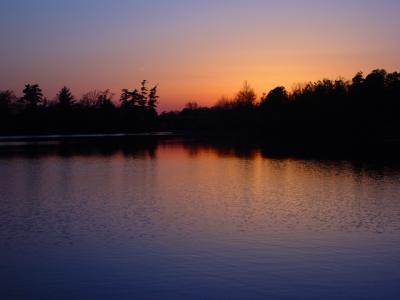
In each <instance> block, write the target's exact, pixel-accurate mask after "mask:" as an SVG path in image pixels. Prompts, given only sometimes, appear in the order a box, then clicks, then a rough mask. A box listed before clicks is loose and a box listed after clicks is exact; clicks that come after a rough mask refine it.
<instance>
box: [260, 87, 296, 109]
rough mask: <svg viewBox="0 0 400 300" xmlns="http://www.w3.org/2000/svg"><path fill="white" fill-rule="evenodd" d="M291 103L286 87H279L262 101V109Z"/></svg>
mask: <svg viewBox="0 0 400 300" xmlns="http://www.w3.org/2000/svg"><path fill="white" fill-rule="evenodd" d="M288 102H289V94H288V92H287V91H286V89H285V87H283V86H278V87H276V88H274V89H273V90H271V91H270V92H269V93H268V95H266V96H265V97H263V98H262V99H261V107H266V106H278V105H284V104H287V103H288Z"/></svg>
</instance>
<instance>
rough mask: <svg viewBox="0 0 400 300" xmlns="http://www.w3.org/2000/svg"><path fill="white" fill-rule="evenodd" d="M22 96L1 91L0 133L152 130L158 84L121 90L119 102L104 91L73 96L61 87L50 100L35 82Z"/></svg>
mask: <svg viewBox="0 0 400 300" xmlns="http://www.w3.org/2000/svg"><path fill="white" fill-rule="evenodd" d="M22 94H23V96H22V97H17V96H16V95H15V93H14V92H13V91H10V90H5V91H0V132H1V133H3V134H10V133H25V134H26V133H93V132H122V131H143V130H153V129H154V128H155V126H156V125H157V124H156V122H157V117H158V115H157V111H156V108H157V105H158V100H159V96H158V92H157V85H155V86H153V87H152V88H148V87H147V81H146V80H143V81H142V82H141V85H140V87H139V88H135V89H132V90H129V89H123V90H122V91H121V95H120V99H119V103H115V102H114V101H113V97H114V94H112V93H111V91H110V90H109V89H107V90H100V91H99V90H92V91H90V92H87V93H85V94H84V95H83V96H82V97H81V98H80V99H76V98H75V97H74V96H73V94H72V92H71V90H70V89H69V88H68V87H66V86H64V87H63V88H62V89H61V90H60V91H59V92H58V93H57V95H56V97H55V98H54V99H53V100H48V99H46V98H45V97H44V95H43V91H42V89H41V88H40V86H39V85H38V84H26V85H25V87H24V89H23V90H22Z"/></svg>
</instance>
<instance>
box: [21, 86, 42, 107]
mask: <svg viewBox="0 0 400 300" xmlns="http://www.w3.org/2000/svg"><path fill="white" fill-rule="evenodd" d="M22 92H23V93H24V96H23V97H22V98H21V102H23V103H25V104H26V105H27V106H28V107H29V108H36V107H38V105H39V104H40V103H41V102H42V101H43V93H42V89H41V88H40V87H39V85H38V84H33V85H30V84H26V85H25V88H24V89H23V91H22Z"/></svg>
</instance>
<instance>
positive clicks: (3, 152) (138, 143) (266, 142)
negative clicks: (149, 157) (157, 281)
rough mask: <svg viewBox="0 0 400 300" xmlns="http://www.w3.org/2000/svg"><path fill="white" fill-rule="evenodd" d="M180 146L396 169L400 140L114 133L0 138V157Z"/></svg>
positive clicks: (133, 152) (141, 150)
mask: <svg viewBox="0 0 400 300" xmlns="http://www.w3.org/2000/svg"><path fill="white" fill-rule="evenodd" d="M163 144H171V145H173V144H181V145H183V146H184V147H185V148H187V149H190V151H193V152H196V151H200V150H202V149H214V150H215V151H216V153H218V154H220V155H224V154H229V155H235V156H237V157H244V158H246V157H247V158H252V157H253V156H254V155H255V153H258V152H260V153H261V155H262V156H264V157H266V158H290V157H297V158H305V159H307V158H308V159H313V158H315V159H332V160H335V159H348V160H370V161H377V162H379V161H381V162H384V161H386V162H388V163H393V164H396V162H397V161H400V156H399V153H400V140H397V139H392V140H389V139H388V140H374V141H367V140H364V141H362V140H356V139H331V140H330V139H326V138H323V139H321V138H317V137H315V138H308V139H299V138H296V137H291V138H289V139H288V138H279V137H269V138H262V137H260V136H258V135H256V134H251V133H248V134H246V133H235V134H226V133H225V134H221V133H219V132H214V133H209V132H155V133H127V134H125V133H117V134H70V135H25V136H21V135H20V136H0V156H8V155H48V154H54V155H66V156H68V155H76V154H82V155H85V154H87V155H90V154H102V155H113V154H115V153H118V152H122V153H124V154H126V155H136V154H138V153H152V152H155V150H156V148H157V147H158V146H159V145H163Z"/></svg>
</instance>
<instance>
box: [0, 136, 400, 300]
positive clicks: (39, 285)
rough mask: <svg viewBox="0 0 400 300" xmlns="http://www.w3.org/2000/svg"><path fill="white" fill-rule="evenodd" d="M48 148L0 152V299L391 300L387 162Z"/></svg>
mask: <svg viewBox="0 0 400 300" xmlns="http://www.w3.org/2000/svg"><path fill="white" fill-rule="evenodd" d="M48 148H49V149H51V150H46V151H44V150H40V151H37V152H34V151H33V152H32V151H30V152H29V153H26V152H24V151H22V152H21V151H17V150H12V151H11V150H10V151H7V153H3V154H2V155H1V156H0V254H1V255H0V257H1V258H0V299H190V298H192V299H268V298H271V299H400V284H399V282H400V197H399V195H400V172H399V171H398V169H397V168H395V167H389V166H388V165H387V164H385V163H379V162H378V163H377V162H375V163H366V162H351V161H345V160H343V161H338V160H336V161H332V160H330V161H329V160H310V159H309V160H302V159H295V158H273V157H268V156H267V155H265V152H264V151H259V150H257V149H251V150H248V149H233V148H230V147H216V146H207V147H206V146H204V147H203V146H193V145H187V144H184V143H176V142H175V143H160V144H152V145H150V146H146V147H140V148H137V147H133V148H132V147H131V148H130V147H129V146H128V147H124V148H121V149H119V148H118V147H112V148H111V149H102V150H101V151H97V150H94V149H84V150H79V151H73V150H71V149H58V148H57V147H55V148H56V149H55V150H54V147H48ZM46 149H47V148H46ZM38 153H41V154H38Z"/></svg>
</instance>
